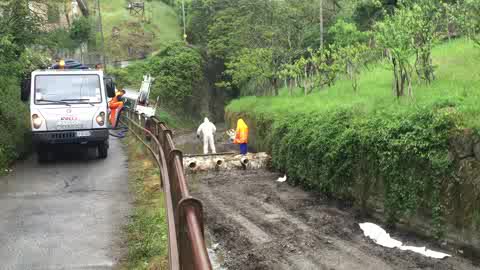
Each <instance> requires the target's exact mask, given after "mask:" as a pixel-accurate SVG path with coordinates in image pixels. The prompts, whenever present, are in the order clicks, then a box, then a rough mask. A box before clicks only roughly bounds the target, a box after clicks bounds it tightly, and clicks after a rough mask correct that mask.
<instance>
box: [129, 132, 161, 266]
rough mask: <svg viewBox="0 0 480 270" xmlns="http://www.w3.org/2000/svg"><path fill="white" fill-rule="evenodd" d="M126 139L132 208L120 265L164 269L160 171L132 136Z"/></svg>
mask: <svg viewBox="0 0 480 270" xmlns="http://www.w3.org/2000/svg"><path fill="white" fill-rule="evenodd" d="M127 140H128V141H127V145H128V157H129V168H130V169H129V178H130V183H131V187H132V190H134V192H135V210H134V213H133V216H132V220H131V223H130V224H129V225H128V227H127V236H128V257H127V258H125V263H124V265H122V266H121V267H120V269H135V270H144V269H159V270H161V269H167V262H168V249H167V232H168V228H167V222H166V213H165V208H164V197H163V193H162V192H161V191H160V172H159V170H158V168H157V166H156V165H155V163H154V162H153V161H152V160H151V159H150V158H149V155H150V153H148V151H147V150H146V149H145V148H144V147H143V146H142V145H141V144H140V143H139V142H138V141H137V140H136V139H135V138H134V137H130V138H128V139H127Z"/></svg>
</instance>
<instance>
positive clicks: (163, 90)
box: [148, 43, 203, 112]
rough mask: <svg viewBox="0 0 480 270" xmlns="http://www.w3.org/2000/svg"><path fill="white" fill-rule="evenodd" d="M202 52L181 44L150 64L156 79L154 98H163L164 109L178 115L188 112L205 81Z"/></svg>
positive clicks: (160, 55)
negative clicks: (202, 82)
mask: <svg viewBox="0 0 480 270" xmlns="http://www.w3.org/2000/svg"><path fill="white" fill-rule="evenodd" d="M202 61H203V60H202V57H201V55H200V53H199V52H198V51H197V50H195V49H192V48H190V47H187V46H185V45H184V44H182V43H174V44H170V45H168V46H167V47H166V48H165V49H163V50H162V51H161V52H160V53H159V54H158V55H156V56H155V57H153V58H151V59H150V60H149V62H148V70H149V73H151V74H152V76H154V77H155V84H154V86H153V88H152V95H153V98H156V97H158V96H159V97H160V98H161V100H162V101H163V102H164V104H165V106H167V107H168V108H170V109H172V110H173V111H176V112H181V111H182V110H186V109H187V108H188V105H189V101H190V98H191V97H192V95H193V94H194V91H195V89H197V87H198V85H199V84H200V82H201V81H202V80H203V70H202V66H203V63H202Z"/></svg>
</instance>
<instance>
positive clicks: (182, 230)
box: [127, 110, 212, 270]
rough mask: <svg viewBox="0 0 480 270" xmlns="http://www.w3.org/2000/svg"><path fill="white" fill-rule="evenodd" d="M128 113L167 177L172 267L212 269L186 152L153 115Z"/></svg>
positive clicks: (176, 268) (129, 121)
mask: <svg viewBox="0 0 480 270" xmlns="http://www.w3.org/2000/svg"><path fill="white" fill-rule="evenodd" d="M127 115H128V119H127V120H128V123H129V127H130V129H131V131H132V133H134V135H136V137H137V138H138V139H139V140H141V141H142V142H143V143H144V144H145V146H146V147H147V148H149V150H150V152H151V153H152V154H153V155H154V156H155V158H156V159H157V163H158V164H159V166H160V171H161V174H162V177H165V179H162V180H164V181H165V186H163V183H162V188H163V189H164V191H165V193H166V195H165V200H166V205H167V216H168V224H169V243H170V244H169V265H170V269H171V270H180V269H181V270H210V269H212V266H211V263H210V259H209V257H208V252H207V247H206V243H205V237H204V224H203V206H202V203H201V201H199V200H197V199H195V198H192V197H190V195H189V191H188V185H187V180H186V177H185V174H184V170H183V153H182V152H181V151H180V150H178V149H176V148H175V144H174V142H173V132H172V131H171V130H170V129H168V128H167V126H166V125H165V123H163V122H160V121H158V120H157V119H156V118H154V117H152V118H147V117H145V115H144V114H142V115H140V114H139V113H138V112H133V111H130V110H129V111H128V113H127ZM142 138H143V139H142ZM145 138H147V140H148V139H149V140H148V141H149V143H147V142H145V140H144V139H145ZM152 138H153V139H152Z"/></svg>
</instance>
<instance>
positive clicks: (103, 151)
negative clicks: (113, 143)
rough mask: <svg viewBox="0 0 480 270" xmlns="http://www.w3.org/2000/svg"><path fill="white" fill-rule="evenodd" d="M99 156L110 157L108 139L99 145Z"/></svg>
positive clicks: (102, 157)
mask: <svg viewBox="0 0 480 270" xmlns="http://www.w3.org/2000/svg"><path fill="white" fill-rule="evenodd" d="M98 157H99V158H101V159H105V158H107V157H108V141H105V142H102V143H101V144H99V145H98Z"/></svg>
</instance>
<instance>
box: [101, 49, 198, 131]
mask: <svg viewBox="0 0 480 270" xmlns="http://www.w3.org/2000/svg"><path fill="white" fill-rule="evenodd" d="M203 65H204V63H203V59H202V56H201V55H200V53H199V51H198V50H196V49H195V48H191V47H188V46H185V44H183V43H180V42H175V43H170V44H169V45H166V47H165V48H164V49H162V50H161V51H160V52H159V53H158V54H156V55H155V56H152V57H150V58H149V59H147V60H145V61H142V62H138V63H135V64H132V65H130V66H128V67H126V68H121V69H112V70H110V71H109V73H110V74H112V75H113V76H114V77H115V79H116V83H117V86H118V87H119V88H124V87H127V88H130V87H131V88H133V89H136V88H139V87H140V85H141V82H142V80H143V76H144V75H146V74H150V75H151V76H153V77H154V78H155V81H154V83H153V86H152V90H151V94H150V98H151V100H152V103H155V102H156V100H157V98H158V99H159V101H160V102H159V104H158V107H159V110H158V111H159V114H158V116H159V118H160V119H162V121H165V122H167V124H169V126H171V127H174V128H176V127H178V128H181V127H188V126H189V123H190V122H191V121H192V119H190V117H189V116H190V115H193V114H194V112H195V111H198V110H199V108H198V106H199V104H198V103H197V102H196V101H197V98H198V96H199V95H200V93H199V91H198V87H199V86H201V85H202V84H205V79H204V74H203Z"/></svg>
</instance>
